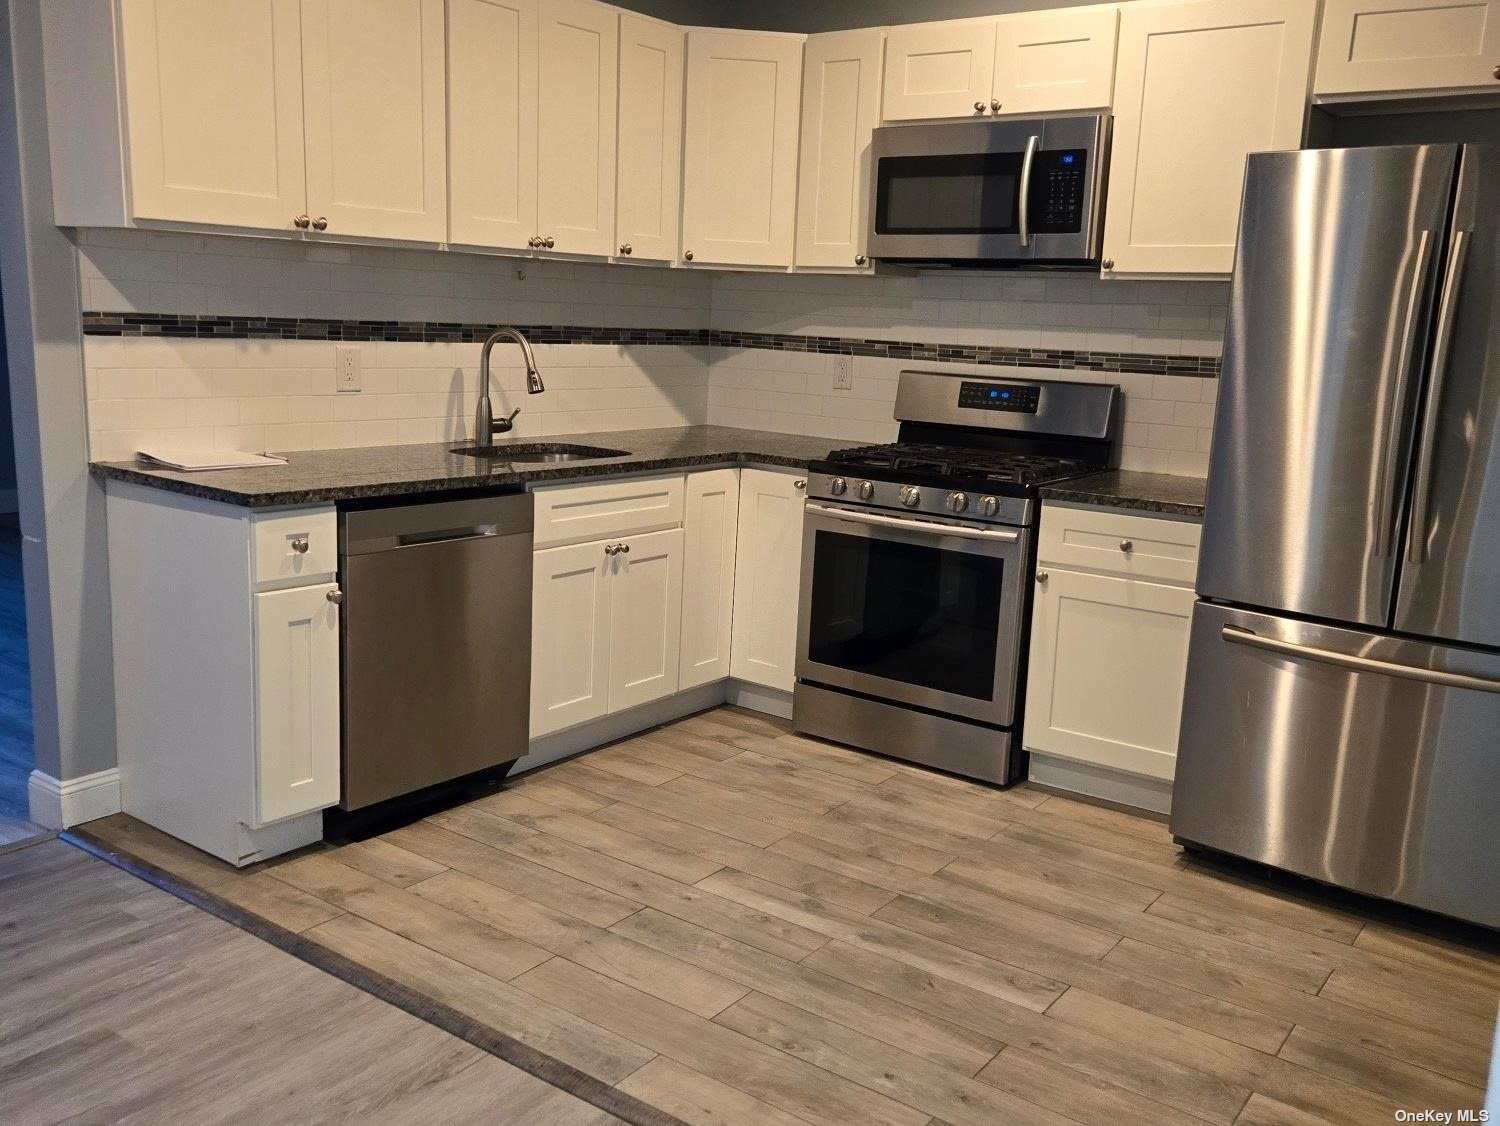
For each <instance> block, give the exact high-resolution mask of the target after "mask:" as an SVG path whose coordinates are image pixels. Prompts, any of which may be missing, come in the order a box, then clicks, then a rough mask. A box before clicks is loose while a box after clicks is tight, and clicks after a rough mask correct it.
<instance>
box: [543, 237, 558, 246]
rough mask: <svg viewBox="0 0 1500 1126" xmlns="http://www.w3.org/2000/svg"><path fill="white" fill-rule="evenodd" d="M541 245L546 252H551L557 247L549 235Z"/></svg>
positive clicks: (554, 240)
mask: <svg viewBox="0 0 1500 1126" xmlns="http://www.w3.org/2000/svg"><path fill="white" fill-rule="evenodd" d="M542 245H543V246H545V247H546V248H547V249H548V250H551V249H552V248H553V247H554V246H556V245H557V240H556V239H555V238H553V237H552V236H551V235H548V236H547V237H546V238H544V239H543V240H542Z"/></svg>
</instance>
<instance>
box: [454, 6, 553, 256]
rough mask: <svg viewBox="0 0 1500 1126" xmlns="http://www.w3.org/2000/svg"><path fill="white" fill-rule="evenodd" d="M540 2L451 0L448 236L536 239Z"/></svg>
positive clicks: (473, 240)
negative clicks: (450, 212)
mask: <svg viewBox="0 0 1500 1126" xmlns="http://www.w3.org/2000/svg"><path fill="white" fill-rule="evenodd" d="M537 22H538V20H537V0H448V114H449V122H448V135H449V141H450V157H449V161H448V195H449V200H450V207H451V208H452V215H451V216H450V218H449V221H448V227H449V238H450V240H451V241H453V242H456V243H462V244H466V245H472V246H494V247H502V248H509V249H516V250H521V249H525V248H526V247H528V246H530V245H531V240H533V239H535V238H536V234H537V217H536V196H537V175H536V156H537Z"/></svg>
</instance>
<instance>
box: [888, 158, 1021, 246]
mask: <svg viewBox="0 0 1500 1126" xmlns="http://www.w3.org/2000/svg"><path fill="white" fill-rule="evenodd" d="M876 178H877V180H876V193H875V230H876V233H878V234H882V235H968V234H981V235H990V234H994V235H1003V234H1014V233H1015V232H1016V198H1017V185H1018V184H1019V183H1020V179H1021V157H1020V155H1019V154H1017V153H1009V152H1006V153H972V154H968V153H966V154H959V155H953V156H888V157H883V158H881V160H880V163H879V167H878V168H877V170H876Z"/></svg>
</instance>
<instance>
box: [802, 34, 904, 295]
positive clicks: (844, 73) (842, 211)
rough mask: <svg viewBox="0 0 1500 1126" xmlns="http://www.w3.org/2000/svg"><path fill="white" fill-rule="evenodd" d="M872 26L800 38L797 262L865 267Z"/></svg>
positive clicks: (873, 105) (876, 95)
mask: <svg viewBox="0 0 1500 1126" xmlns="http://www.w3.org/2000/svg"><path fill="white" fill-rule="evenodd" d="M884 40H885V33H884V32H883V31H882V30H880V29H879V28H873V29H863V30H859V31H836V32H832V33H830V34H828V35H814V36H811V37H809V38H808V40H807V47H806V51H805V54H804V57H803V64H802V66H803V74H802V139H801V148H802V152H801V158H800V159H799V160H798V162H797V253H796V262H797V265H798V266H828V267H843V268H845V269H857V268H860V267H865V266H866V264H867V261H868V260H867V258H866V256H865V246H866V243H867V241H868V238H869V226H870V219H869V214H870V135H871V133H872V132H873V131H874V129H875V126H876V125H877V124H879V121H880V62H881V54H882V48H883V46H884Z"/></svg>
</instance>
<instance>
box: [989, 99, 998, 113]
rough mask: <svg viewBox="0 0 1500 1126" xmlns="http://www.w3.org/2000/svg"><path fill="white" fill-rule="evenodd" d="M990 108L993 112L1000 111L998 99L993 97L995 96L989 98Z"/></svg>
mask: <svg viewBox="0 0 1500 1126" xmlns="http://www.w3.org/2000/svg"><path fill="white" fill-rule="evenodd" d="M990 110H991V112H993V113H999V112H1000V102H999V100H998V99H995V98H991V99H990Z"/></svg>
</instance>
